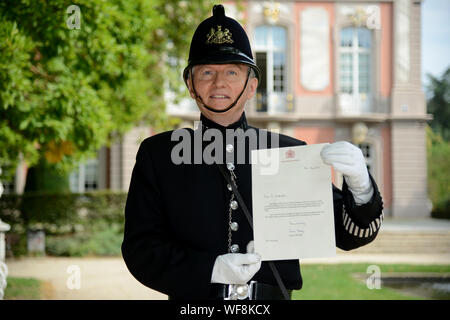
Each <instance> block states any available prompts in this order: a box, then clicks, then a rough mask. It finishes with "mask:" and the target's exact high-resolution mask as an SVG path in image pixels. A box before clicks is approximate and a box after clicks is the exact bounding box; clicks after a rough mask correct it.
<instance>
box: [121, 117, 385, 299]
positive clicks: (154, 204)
mask: <svg viewBox="0 0 450 320" xmlns="http://www.w3.org/2000/svg"><path fill="white" fill-rule="evenodd" d="M200 120H201V123H202V126H201V127H200V128H199V129H197V130H201V131H202V132H205V130H206V129H208V128H215V129H218V130H220V131H221V132H222V133H225V129H238V128H241V129H243V130H244V131H245V132H247V130H255V132H256V133H257V136H258V137H259V134H260V133H262V132H263V130H262V129H258V128H254V127H251V126H248V125H247V122H246V118H245V114H244V113H243V114H242V117H241V119H240V120H239V121H237V122H236V123H234V124H232V125H230V126H228V127H226V128H225V127H222V126H220V125H218V124H216V123H215V122H213V121H211V120H209V119H207V118H206V117H204V116H203V115H201V118H200ZM183 130H188V131H187V132H189V136H190V137H191V138H192V141H194V139H195V138H194V130H192V129H183ZM173 132H174V131H167V132H163V133H160V134H157V135H154V136H152V137H149V138H147V139H145V140H144V141H143V142H142V143H141V145H140V148H139V151H138V153H137V156H136V164H135V167H134V169H133V173H132V177H131V183H130V188H129V192H128V198H127V202H126V207H125V232H124V240H123V244H122V254H123V258H124V260H125V263H126V265H127V267H128V269H129V270H130V272H131V273H132V274H133V276H134V277H135V278H136V279H137V280H138V281H140V282H141V283H142V284H144V285H146V286H148V287H150V288H152V289H154V290H157V291H160V292H162V293H165V294H167V295H169V296H171V297H173V298H175V299H206V298H207V297H208V295H209V290H210V282H211V273H212V269H213V266H214V262H215V259H216V257H217V256H218V255H221V254H226V253H228V224H229V222H228V208H229V202H230V197H231V192H230V191H229V190H228V189H227V183H226V181H225V179H224V177H223V176H222V175H221V173H220V171H219V169H218V168H217V165H215V164H206V163H201V164H195V163H193V162H194V161H193V160H195V159H194V153H195V148H194V147H192V149H191V154H190V155H189V154H188V156H190V159H191V160H192V162H191V164H186V163H183V164H178V165H177V164H174V163H173V161H172V158H171V156H172V148H173V147H174V146H176V145H177V144H179V143H180V141H178V140H176V141H172V140H173V139H172V138H171V137H172V133H173ZM196 132H197V133H198V131H196ZM224 136H225V134H224ZM269 137H270V135H268V139H267V144H268V146H267V147H269V148H270V147H271V145H270V142H271V141H270V139H269ZM278 138H279V147H287V146H298V145H304V144H305V142H303V141H300V140H297V139H294V138H292V137H288V136H285V135H281V134H280V135H278ZM261 142H262V141H261V139H260V138H258V146H257V148H258V149H260V148H266V146H265V145H263V144H262V143H261ZM208 143H209V142H206V143H205V142H203V144H202V148H203V149H202V150H204V148H205V144H206V145H207V144H208ZM235 143H237V142H236V140H235ZM194 144H195V143H193V145H194ZM178 146H180V145H178ZM225 146H226V141H223V148H224V149H225ZM249 146H250V144H249V142H247V149H246V158H245V163H241V164H239V163H237V161H235V169H234V172H235V174H236V176H237V185H238V190H239V192H240V193H241V195H242V197H243V199H244V201H245V203H246V205H247V207H248V209H249V210H250V212H252V192H251V165H250V164H249V163H250V161H249V157H248V156H249V148H248V147H249ZM234 151H235V152H236V151H237V148H235V150H234ZM226 154H227V152H226V151H225V150H224V151H223V156H224V157H225V155H226ZM183 155H184V153H183ZM235 159H238V158H237V155H236V154H235ZM370 178H371V180H372V184H373V187H374V194H373V197H372V199H371V200H370V201H369V202H368V203H366V204H364V205H361V206H357V205H356V204H355V202H354V199H353V196H352V194H351V192H350V191H349V190H348V188H347V185H346V183H345V181H344V184H343V188H342V191H341V190H339V189H338V188H336V187H335V186H334V185H333V200H334V216H335V231H336V246H337V247H339V248H341V249H343V250H351V249H355V248H358V247H360V246H363V245H365V244H367V243H369V242H371V241H372V240H373V239H375V237H376V235H377V233H378V230H379V227H380V225H381V220H382V218H383V215H382V200H381V196H380V193H379V192H378V188H377V186H376V184H375V181H374V180H373V178H372V177H370ZM233 217H234V218H233V221H236V222H237V223H238V224H239V229H238V230H237V231H236V232H233V233H232V240H233V241H232V243H233V244H238V245H239V247H240V249H241V250H240V252H243V253H245V250H246V245H247V244H248V242H249V241H250V240H253V231H252V230H251V227H250V225H249V223H248V222H247V221H246V218H245V216H244V213H243V212H242V210H241V208H240V207H239V208H238V209H237V210H236V211H235V212H234V213H233ZM312 245H313V244H312ZM275 265H276V267H277V269H278V271H279V273H280V275H281V277H282V279H283V282H284V284H285V286H286V287H287V288H288V289H300V288H301V286H302V278H301V275H300V266H299V261H298V260H287V261H276V262H275ZM252 280H257V281H260V282H263V283H267V284H273V285H277V282H276V280H275V278H274V276H273V274H272V272H271V270H270V268H269V265H268V264H267V263H266V262H263V263H262V266H261V269H260V270H259V271H258V272H257V273H256V275H255V276H254V277H253V278H252Z"/></svg>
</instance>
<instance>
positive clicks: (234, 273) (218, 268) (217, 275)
mask: <svg viewBox="0 0 450 320" xmlns="http://www.w3.org/2000/svg"><path fill="white" fill-rule="evenodd" d="M253 250H254V249H253V241H250V242H249V243H248V245H247V252H251V253H227V254H223V255H220V256H218V257H217V258H216V262H215V263H214V267H213V271H212V275H211V283H223V284H246V283H247V282H248V281H250V279H251V278H252V277H253V276H254V275H255V274H256V273H257V272H258V270H259V269H260V268H261V257H260V256H259V255H258V254H256V253H253Z"/></svg>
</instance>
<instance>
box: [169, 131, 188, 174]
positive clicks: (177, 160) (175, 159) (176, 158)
mask: <svg viewBox="0 0 450 320" xmlns="http://www.w3.org/2000/svg"><path fill="white" fill-rule="evenodd" d="M180 137H181V138H182V141H181V142H180V143H178V144H177V145H175V146H174V147H173V148H172V152H171V154H170V158H171V159H172V163H173V164H176V165H179V164H182V163H184V164H190V163H191V135H190V134H189V131H188V130H187V129H177V130H174V131H173V132H172V135H171V136H170V140H171V141H180ZM180 151H183V156H181V155H180Z"/></svg>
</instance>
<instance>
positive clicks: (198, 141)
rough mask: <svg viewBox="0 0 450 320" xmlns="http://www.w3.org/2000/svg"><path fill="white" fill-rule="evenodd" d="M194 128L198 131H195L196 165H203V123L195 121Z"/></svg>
mask: <svg viewBox="0 0 450 320" xmlns="http://www.w3.org/2000/svg"><path fill="white" fill-rule="evenodd" d="M194 127H196V128H197V129H196V130H194V164H201V163H202V156H203V154H202V150H203V137H202V135H203V133H202V132H203V129H202V128H203V127H202V122H201V121H195V122H194Z"/></svg>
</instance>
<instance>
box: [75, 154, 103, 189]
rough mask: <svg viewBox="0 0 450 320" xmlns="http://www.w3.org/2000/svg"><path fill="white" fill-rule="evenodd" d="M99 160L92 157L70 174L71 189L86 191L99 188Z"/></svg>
mask: <svg viewBox="0 0 450 320" xmlns="http://www.w3.org/2000/svg"><path fill="white" fill-rule="evenodd" d="M98 172H99V171H98V160H97V159H90V160H88V161H86V163H84V164H80V165H79V166H78V170H76V171H75V172H72V173H71V174H70V178H69V179H70V190H71V191H72V192H86V191H92V190H97V189H98V181H99V178H98Z"/></svg>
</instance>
